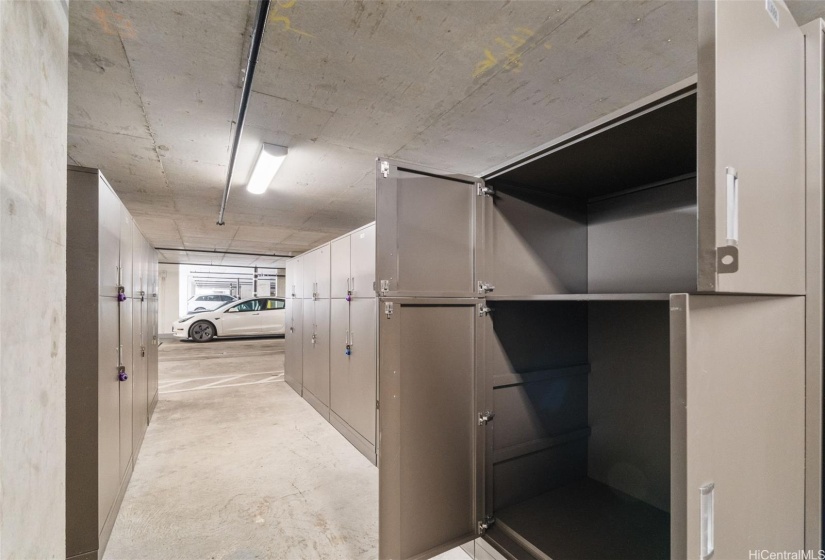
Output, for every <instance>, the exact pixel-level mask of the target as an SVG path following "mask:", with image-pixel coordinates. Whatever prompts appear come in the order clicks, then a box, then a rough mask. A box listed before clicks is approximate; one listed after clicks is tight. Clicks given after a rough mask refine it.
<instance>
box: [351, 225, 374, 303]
mask: <svg viewBox="0 0 825 560" xmlns="http://www.w3.org/2000/svg"><path fill="white" fill-rule="evenodd" d="M350 247H351V249H350V252H351V256H350V263H351V265H350V276H351V277H352V280H350V282H351V289H352V295H353V297H357V298H363V297H374V296H375V290H374V289H373V283H374V282H375V224H373V225H371V226H369V227H366V228H364V229H362V230H361V231H357V232H355V233H353V234H352V235H351V236H350Z"/></svg>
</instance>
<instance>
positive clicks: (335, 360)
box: [329, 299, 355, 426]
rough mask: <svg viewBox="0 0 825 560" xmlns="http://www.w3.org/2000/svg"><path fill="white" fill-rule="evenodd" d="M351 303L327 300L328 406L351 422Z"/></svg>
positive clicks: (352, 411)
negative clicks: (328, 345) (349, 347)
mask: <svg viewBox="0 0 825 560" xmlns="http://www.w3.org/2000/svg"><path fill="white" fill-rule="evenodd" d="M349 306H350V303H349V302H348V301H347V300H345V299H333V300H331V301H330V352H329V408H330V411H331V412H334V413H335V414H336V415H337V416H338V417H339V418H341V419H342V420H343V421H344V422H346V423H347V424H349V425H350V426H352V419H353V413H354V410H353V397H354V395H353V391H354V390H355V387H353V384H352V374H351V368H350V363H351V358H352V356H351V355H350V354H349V353H348V351H347V345H348V344H349V337H350V325H349V319H350V317H349V315H350V307H349Z"/></svg>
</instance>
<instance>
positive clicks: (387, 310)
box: [384, 301, 394, 319]
mask: <svg viewBox="0 0 825 560" xmlns="http://www.w3.org/2000/svg"><path fill="white" fill-rule="evenodd" d="M393 308H394V305H393V303H392V302H391V301H387V302H384V314H385V315H386V316H387V319H389V318H391V316H392V312H393Z"/></svg>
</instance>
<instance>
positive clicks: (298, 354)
mask: <svg viewBox="0 0 825 560" xmlns="http://www.w3.org/2000/svg"><path fill="white" fill-rule="evenodd" d="M303 303H304V302H303V300H300V299H288V300H286V321H287V323H286V333H285V335H284V337H285V347H286V354H285V356H284V380H285V381H286V382H287V384H289V386H290V387H292V388H293V389H294V390H295V392H296V393H298V394H299V395H300V394H301V386H302V385H303V382H304V381H303V348H302V347H303V340H302V334H301V333H302V332H303Z"/></svg>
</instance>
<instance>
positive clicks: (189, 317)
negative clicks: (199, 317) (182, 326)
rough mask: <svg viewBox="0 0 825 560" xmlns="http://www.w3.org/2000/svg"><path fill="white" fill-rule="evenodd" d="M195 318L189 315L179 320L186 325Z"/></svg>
mask: <svg viewBox="0 0 825 560" xmlns="http://www.w3.org/2000/svg"><path fill="white" fill-rule="evenodd" d="M194 317H195V316H194V315H187V316H186V317H181V318H180V319H178V323H185V322H186V321H188V320H189V319H192V318H194Z"/></svg>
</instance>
